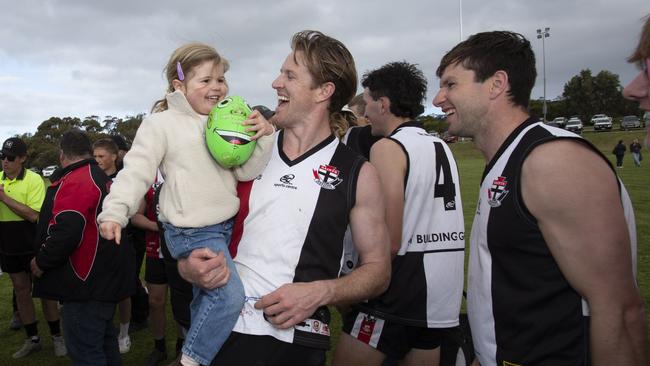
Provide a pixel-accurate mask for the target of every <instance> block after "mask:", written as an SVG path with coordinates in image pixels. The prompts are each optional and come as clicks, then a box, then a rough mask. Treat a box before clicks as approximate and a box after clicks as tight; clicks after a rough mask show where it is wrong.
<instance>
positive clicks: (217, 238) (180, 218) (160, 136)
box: [98, 43, 274, 365]
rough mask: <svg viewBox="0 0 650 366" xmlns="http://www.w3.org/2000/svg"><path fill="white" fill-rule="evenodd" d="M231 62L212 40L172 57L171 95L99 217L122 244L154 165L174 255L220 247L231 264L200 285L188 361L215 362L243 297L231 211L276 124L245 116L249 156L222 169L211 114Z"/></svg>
mask: <svg viewBox="0 0 650 366" xmlns="http://www.w3.org/2000/svg"><path fill="white" fill-rule="evenodd" d="M227 70H228V62H227V61H226V60H225V59H223V58H222V57H221V56H219V54H218V53H217V52H216V50H215V49H214V48H212V47H210V46H207V45H204V44H199V43H191V44H187V45H184V46H182V47H180V48H178V49H177V50H176V51H174V53H173V54H172V55H171V57H170V59H169V61H168V63H167V66H166V67H165V72H166V75H167V80H168V81H169V86H168V94H167V95H166V97H165V99H163V100H160V101H158V102H156V103H155V104H154V107H153V110H152V111H153V112H158V113H152V114H151V115H150V116H149V117H147V118H146V119H145V120H144V121H142V124H141V125H140V128H139V129H138V132H137V134H136V136H135V139H134V141H133V144H132V146H131V150H130V151H129V152H128V153H127V154H126V156H125V157H124V169H123V170H121V171H120V172H119V173H118V175H117V178H116V179H115V181H114V183H113V185H112V186H111V191H110V194H109V195H108V196H107V197H106V199H105V200H104V205H103V210H102V213H101V214H100V215H99V216H98V221H99V222H100V230H101V234H102V236H104V237H105V238H106V239H109V240H110V239H113V238H115V240H116V242H118V243H119V240H120V235H121V228H123V227H125V226H126V224H127V222H128V218H129V217H131V216H133V215H134V214H135V213H136V212H137V211H138V208H139V204H140V201H141V200H142V197H143V196H144V194H145V192H146V191H147V189H149V187H150V186H151V184H152V183H153V177H155V176H156V170H157V169H158V168H159V167H160V171H161V173H162V175H163V177H164V179H165V184H164V185H163V187H162V189H161V192H160V212H159V215H160V216H159V219H160V221H161V222H162V223H163V228H164V235H165V239H166V242H167V246H168V248H169V251H170V252H171V254H172V256H173V257H174V258H183V257H187V256H188V255H189V254H190V252H191V251H192V250H194V249H198V248H204V247H207V248H210V249H212V250H213V251H215V252H218V251H222V252H223V253H224V255H225V256H226V260H227V263H228V266H230V271H231V277H230V280H229V281H228V283H227V284H226V285H225V286H223V287H220V288H218V289H216V290H212V291H205V290H203V289H200V288H198V287H196V286H195V287H194V300H193V301H192V306H191V316H192V324H191V327H190V330H189V332H188V334H187V338H186V341H185V344H184V345H183V355H182V358H181V363H182V364H183V365H198V364H209V363H210V362H211V361H212V358H213V357H214V356H215V355H216V354H217V352H218V351H219V349H220V348H221V346H222V345H223V343H224V342H225V340H226V338H228V335H229V334H230V332H231V330H232V327H233V326H234V325H235V322H236V321H237V317H238V315H239V312H240V311H241V308H242V306H243V303H244V290H243V286H242V284H241V281H240V279H239V277H238V276H237V271H236V269H235V266H234V264H233V262H232V259H231V258H230V256H229V255H228V242H229V241H230V235H231V231H232V224H233V220H232V217H233V216H234V215H235V214H236V213H237V211H238V210H239V199H238V198H237V190H236V185H237V181H247V180H252V179H254V178H255V177H257V176H258V175H259V174H260V172H261V171H262V169H263V168H264V166H265V165H266V163H267V162H268V160H269V154H270V152H271V148H272V142H273V137H272V136H270V135H272V134H273V132H274V129H273V126H271V124H270V123H269V122H268V121H267V120H266V119H265V118H264V117H262V115H261V114H260V113H259V112H257V111H254V112H253V113H251V114H250V116H249V117H248V118H249V119H248V120H246V121H245V122H244V124H245V125H249V126H250V127H248V130H249V131H255V132H256V133H255V135H254V136H253V137H252V139H253V140H257V146H256V148H255V151H254V152H253V155H252V156H251V158H250V159H249V160H248V161H247V162H246V163H245V164H243V165H242V166H239V167H235V168H232V169H224V168H222V167H220V166H219V165H218V164H217V163H216V161H215V160H214V159H213V158H212V156H211V155H210V153H209V152H208V149H207V147H206V144H205V140H204V131H205V125H206V121H207V118H208V114H209V113H210V111H211V110H212V108H213V107H214V106H215V105H216V104H217V103H219V101H221V100H222V99H223V98H224V97H225V96H226V94H227V93H228V84H227V83H226V79H225V77H224V73H225V72H226V71H227Z"/></svg>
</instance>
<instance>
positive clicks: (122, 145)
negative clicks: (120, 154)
mask: <svg viewBox="0 0 650 366" xmlns="http://www.w3.org/2000/svg"><path fill="white" fill-rule="evenodd" d="M110 138H111V140H113V142H115V145H117V148H118V149H119V150H124V151H129V145H128V144H127V143H126V140H125V139H124V137H122V136H121V135H111V136H110Z"/></svg>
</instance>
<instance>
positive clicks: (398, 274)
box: [360, 121, 465, 328]
mask: <svg viewBox="0 0 650 366" xmlns="http://www.w3.org/2000/svg"><path fill="white" fill-rule="evenodd" d="M389 138H390V139H392V140H393V141H395V142H396V143H397V144H399V145H400V146H401V147H402V149H403V151H404V153H405V155H406V158H407V171H406V176H405V182H404V183H405V192H404V198H405V202H404V214H403V220H402V240H401V243H400V249H399V252H398V253H397V256H396V257H395V258H394V259H393V262H392V277H391V283H390V286H389V288H388V290H387V291H386V292H385V293H384V294H382V295H381V296H380V297H378V298H376V299H372V300H370V301H369V302H368V303H367V304H362V305H361V306H360V307H361V308H362V309H363V310H365V311H367V312H368V313H370V314H374V315H377V316H379V317H382V318H384V319H388V320H391V321H394V322H396V323H400V324H405V325H410V326H416V327H427V328H448V327H453V326H456V325H458V314H459V312H460V303H461V297H462V292H463V277H464V271H463V266H464V250H465V240H464V239H465V229H464V227H465V223H464V221H463V209H462V203H461V197H460V184H459V183H460V182H459V177H458V168H457V166H456V162H455V160H454V158H453V155H452V153H451V150H450V149H449V147H448V146H447V144H445V142H444V141H442V140H441V139H439V138H437V137H435V136H433V135H430V134H428V133H427V132H426V131H425V130H424V129H423V128H422V125H421V124H420V123H418V122H413V121H411V122H407V123H404V124H402V125H400V127H398V128H397V129H396V130H395V131H394V132H393V133H392V134H391V135H390V136H389Z"/></svg>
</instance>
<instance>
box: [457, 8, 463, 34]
mask: <svg viewBox="0 0 650 366" xmlns="http://www.w3.org/2000/svg"><path fill="white" fill-rule="evenodd" d="M458 28H459V31H460V41H459V42H462V41H463V0H458Z"/></svg>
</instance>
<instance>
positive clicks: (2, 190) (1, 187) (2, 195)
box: [0, 184, 8, 202]
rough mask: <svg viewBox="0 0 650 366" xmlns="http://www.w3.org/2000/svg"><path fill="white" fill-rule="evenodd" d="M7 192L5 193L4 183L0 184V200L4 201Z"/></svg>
mask: <svg viewBox="0 0 650 366" xmlns="http://www.w3.org/2000/svg"><path fill="white" fill-rule="evenodd" d="M7 197H8V196H7V194H6V193H5V185H4V184H0V202H4V201H5V199H6V198H7Z"/></svg>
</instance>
